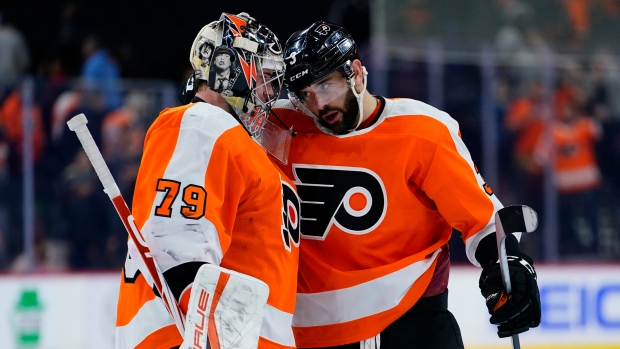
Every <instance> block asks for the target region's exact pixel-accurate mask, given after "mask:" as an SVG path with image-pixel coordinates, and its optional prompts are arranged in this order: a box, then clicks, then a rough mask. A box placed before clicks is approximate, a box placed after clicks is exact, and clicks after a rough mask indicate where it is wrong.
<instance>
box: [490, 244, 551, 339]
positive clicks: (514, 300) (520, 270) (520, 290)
mask: <svg viewBox="0 0 620 349" xmlns="http://www.w3.org/2000/svg"><path fill="white" fill-rule="evenodd" d="M533 264H534V263H533V262H532V259H531V258H530V257H528V256H526V255H525V254H522V253H520V254H519V255H518V256H508V268H509V269H510V283H511V286H512V293H511V294H510V295H508V296H506V292H505V289H504V284H503V283H502V274H501V271H500V266H499V263H494V264H492V265H490V266H487V267H486V268H484V269H483V270H482V274H481V275H480V281H479V286H480V291H481V293H482V296H483V297H484V299H485V301H486V305H487V308H488V310H489V314H491V319H490V322H491V323H492V324H496V325H499V326H498V331H497V334H498V336H499V337H509V336H511V335H513V334H518V333H522V332H525V331H527V330H529V329H530V327H537V326H538V325H539V324H540V316H541V311H540V293H539V291H538V283H537V281H536V270H535V269H534V266H533Z"/></svg>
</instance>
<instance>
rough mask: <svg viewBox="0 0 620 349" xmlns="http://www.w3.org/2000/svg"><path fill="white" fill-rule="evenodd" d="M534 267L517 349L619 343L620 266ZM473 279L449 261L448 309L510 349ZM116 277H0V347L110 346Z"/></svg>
mask: <svg viewBox="0 0 620 349" xmlns="http://www.w3.org/2000/svg"><path fill="white" fill-rule="evenodd" d="M537 271H538V275H539V283H540V291H541V300H542V309H543V321H542V323H541V325H540V327H538V328H536V329H533V330H530V331H529V332H527V333H524V334H522V335H521V336H520V339H521V346H522V348H523V349H542V348H549V349H553V348H573V349H590V348H592V349H594V348H599V349H603V348H605V349H611V348H620V265H618V264H616V265H612V264H606V265H589V266H579V265H573V266H549V265H545V266H537ZM478 276H479V269H477V268H473V267H466V266H453V269H452V273H451V275H450V285H449V290H450V300H449V302H450V303H449V307H450V309H451V310H452V312H453V313H454V315H455V316H456V318H457V320H458V322H459V325H460V327H461V331H462V334H463V340H464V342H465V347H466V348H468V349H487V348H488V349H490V348H495V349H502V348H506V349H509V348H511V345H510V340H509V339H506V338H505V339H499V338H497V336H496V334H495V328H494V327H493V326H491V325H490V324H488V315H487V313H486V308H485V306H484V302H483V299H482V296H481V295H480V293H479V290H478ZM119 279H120V272H119V273H115V272H111V273H76V274H73V273H61V274H33V275H28V276H17V275H10V274H4V275H0V290H2V298H1V299H0V348H7V349H13V348H14V349H19V348H24V347H26V346H27V345H33V346H32V347H33V348H37V349H59V348H63V349H71V348H93V349H112V348H114V321H115V313H116V297H117V294H118V283H119ZM27 343H30V344H27ZM35 343H36V344H35Z"/></svg>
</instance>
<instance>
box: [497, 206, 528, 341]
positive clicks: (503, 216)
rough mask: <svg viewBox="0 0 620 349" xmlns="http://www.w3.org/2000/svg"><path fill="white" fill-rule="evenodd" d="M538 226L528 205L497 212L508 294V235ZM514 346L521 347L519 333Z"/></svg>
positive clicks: (505, 285) (501, 258)
mask: <svg viewBox="0 0 620 349" xmlns="http://www.w3.org/2000/svg"><path fill="white" fill-rule="evenodd" d="M537 226H538V217H537V216H536V212H535V211H534V210H533V209H532V208H530V207H528V206H524V205H522V206H507V207H504V208H501V209H500V210H499V211H497V213H496V214H495V235H496V237H497V252H498V256H499V267H500V271H501V273H502V280H503V282H504V288H505V289H506V295H510V293H512V284H511V282H510V270H509V268H508V254H507V253H506V235H507V234H514V233H531V232H533V231H534V230H536V227H537ZM511 339H512V348H513V349H521V343H520V341H519V335H518V334H513V335H512V337H511Z"/></svg>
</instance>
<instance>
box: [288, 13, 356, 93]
mask: <svg viewBox="0 0 620 349" xmlns="http://www.w3.org/2000/svg"><path fill="white" fill-rule="evenodd" d="M355 59H360V56H359V53H358V50H357V44H356V43H355V41H354V40H353V38H352V37H351V35H350V34H349V33H348V32H347V31H346V29H344V28H343V27H341V26H339V25H337V24H334V23H330V22H326V21H317V22H314V23H313V24H312V25H311V26H310V27H308V28H307V29H305V30H300V31H298V32H295V33H293V35H291V36H290V37H289V38H288V40H287V41H286V44H285V47H284V62H285V63H286V70H285V73H284V85H285V86H286V88H287V89H288V91H289V92H291V93H296V92H298V91H300V90H302V89H304V88H306V87H308V86H310V85H311V84H313V83H314V82H316V81H317V80H319V79H321V78H323V77H325V76H327V75H329V74H331V73H333V72H334V71H336V70H338V69H341V70H342V72H343V74H344V76H345V77H346V78H347V79H348V78H351V76H353V71H352V70H351V67H350V63H351V61H353V60H355Z"/></svg>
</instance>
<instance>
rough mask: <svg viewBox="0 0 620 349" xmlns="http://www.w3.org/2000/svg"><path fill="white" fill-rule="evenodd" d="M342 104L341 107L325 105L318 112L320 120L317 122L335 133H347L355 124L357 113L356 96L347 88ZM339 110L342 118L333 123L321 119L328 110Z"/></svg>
mask: <svg viewBox="0 0 620 349" xmlns="http://www.w3.org/2000/svg"><path fill="white" fill-rule="evenodd" d="M343 104H344V106H343V107H329V106H328V107H325V109H323V110H321V112H320V113H319V117H320V120H319V122H320V123H321V125H323V126H324V127H327V128H328V129H330V130H332V132H334V133H335V134H346V133H349V131H351V130H352V129H353V128H354V127H355V126H356V125H357V118H358V114H359V105H358V104H357V98H355V95H354V94H353V92H352V91H351V89H349V90H348V91H347V93H345V95H344V103H343ZM333 111H336V112H340V113H342V118H341V119H340V120H338V121H336V122H334V123H333V124H328V123H327V122H325V121H324V120H323V116H324V115H325V114H327V113H330V112H333Z"/></svg>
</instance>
